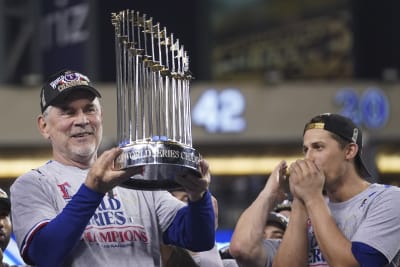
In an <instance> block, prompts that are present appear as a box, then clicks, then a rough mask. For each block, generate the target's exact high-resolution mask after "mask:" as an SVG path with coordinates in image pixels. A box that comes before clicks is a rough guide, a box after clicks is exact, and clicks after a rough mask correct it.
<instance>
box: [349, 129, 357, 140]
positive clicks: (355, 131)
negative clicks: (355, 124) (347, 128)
mask: <svg viewBox="0 0 400 267" xmlns="http://www.w3.org/2000/svg"><path fill="white" fill-rule="evenodd" d="M357 137H358V129H357V128H354V130H353V136H352V137H351V140H352V141H353V142H354V143H357Z"/></svg>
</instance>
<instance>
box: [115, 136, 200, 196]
mask: <svg viewBox="0 0 400 267" xmlns="http://www.w3.org/2000/svg"><path fill="white" fill-rule="evenodd" d="M122 149H123V152H122V154H121V155H120V156H119V157H118V158H117V159H116V160H115V167H116V168H117V169H126V168H130V167H137V166H144V167H145V169H144V173H143V174H138V175H135V176H132V177H131V178H129V179H128V180H127V181H125V182H123V183H122V184H120V186H122V187H125V188H129V189H138V190H174V189H175V190H176V189H180V188H182V186H181V185H180V184H179V183H177V182H176V181H175V177H177V176H178V175H179V176H185V175H195V176H198V177H201V171H200V160H201V156H200V154H199V153H198V152H197V151H196V150H195V149H193V148H191V147H187V146H183V145H181V144H179V143H175V142H145V143H137V144H133V145H129V146H125V147H122Z"/></svg>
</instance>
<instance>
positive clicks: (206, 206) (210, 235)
mask: <svg viewBox="0 0 400 267" xmlns="http://www.w3.org/2000/svg"><path fill="white" fill-rule="evenodd" d="M214 216H215V215H214V209H213V206H212V201H211V194H210V192H208V191H207V192H206V193H205V194H204V195H203V197H202V198H201V199H200V200H198V201H195V202H190V201H189V203H188V205H187V206H185V207H183V208H181V209H180V210H179V211H178V212H177V214H176V216H175V218H174V219H173V221H172V223H171V225H170V226H169V227H168V229H167V231H165V233H164V235H163V240H164V243H165V244H172V245H176V246H180V247H184V248H187V249H189V250H191V251H206V250H210V249H212V248H213V247H214V244H215V219H214V218H215V217H214Z"/></svg>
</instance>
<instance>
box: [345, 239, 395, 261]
mask: <svg viewBox="0 0 400 267" xmlns="http://www.w3.org/2000/svg"><path fill="white" fill-rule="evenodd" d="M351 251H352V252H353V255H354V257H355V258H356V260H357V261H358V263H359V264H360V266H361V267H383V266H386V264H388V259H386V257H385V256H384V255H383V254H382V253H381V252H379V251H378V250H376V249H374V248H373V247H371V246H368V245H367V244H364V243H361V242H352V244H351Z"/></svg>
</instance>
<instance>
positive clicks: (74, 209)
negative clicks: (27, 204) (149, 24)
mask: <svg viewBox="0 0 400 267" xmlns="http://www.w3.org/2000/svg"><path fill="white" fill-rule="evenodd" d="M103 197H104V194H102V193H98V192H95V191H93V190H91V189H89V188H88V187H86V186H85V185H84V184H82V186H81V187H80V188H79V190H78V192H77V193H76V194H75V195H74V196H73V197H72V199H71V200H70V202H69V203H68V204H67V205H66V206H65V208H64V209H63V210H62V212H61V213H60V214H58V215H57V216H56V217H55V218H54V219H53V220H51V221H50V222H49V223H48V224H46V225H45V226H44V227H43V228H42V229H40V230H39V231H38V232H37V233H36V234H35V235H34V236H33V239H32V241H31V244H30V245H29V247H28V258H29V261H30V262H32V263H34V264H35V265H36V266H40V267H42V266H49V267H54V266H60V265H61V263H62V261H63V259H64V258H65V256H66V255H68V253H69V252H70V251H71V250H72V248H73V247H74V246H75V245H76V243H77V242H78V241H79V240H80V238H81V235H82V233H83V231H84V230H85V228H86V226H87V224H88V222H89V220H90V218H91V217H92V216H93V214H94V212H95V211H96V209H97V207H98V206H99V204H100V202H101V201H102V199H103Z"/></svg>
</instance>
